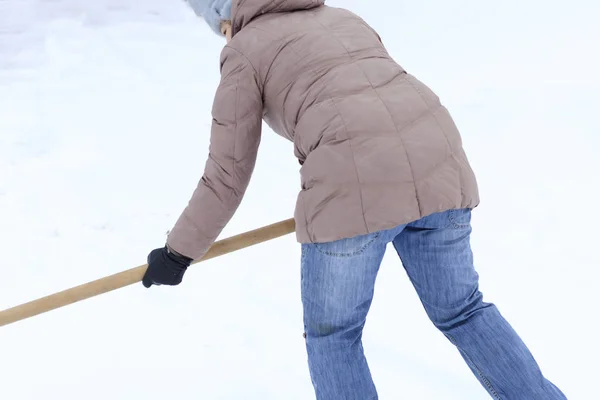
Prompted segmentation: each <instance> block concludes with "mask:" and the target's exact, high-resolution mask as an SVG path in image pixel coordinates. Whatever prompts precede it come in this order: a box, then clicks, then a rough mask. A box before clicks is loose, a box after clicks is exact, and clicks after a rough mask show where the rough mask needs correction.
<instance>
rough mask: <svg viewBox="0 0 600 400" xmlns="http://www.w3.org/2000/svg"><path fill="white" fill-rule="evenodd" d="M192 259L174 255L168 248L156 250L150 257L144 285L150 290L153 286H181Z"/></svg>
mask: <svg viewBox="0 0 600 400" xmlns="http://www.w3.org/2000/svg"><path fill="white" fill-rule="evenodd" d="M192 261H193V260H192V259H191V258H188V257H185V256H183V255H181V254H177V253H174V252H173V251H171V250H169V248H168V247H167V246H165V247H163V248H160V249H155V250H152V252H150V254H149V255H148V269H147V270H146V273H145V274H144V277H143V278H142V284H143V285H144V286H145V287H147V288H149V287H150V286H152V285H157V286H160V285H169V286H176V285H179V284H180V283H181V281H182V279H183V275H184V274H185V271H186V270H187V268H188V267H189V266H190V265H191V263H192Z"/></svg>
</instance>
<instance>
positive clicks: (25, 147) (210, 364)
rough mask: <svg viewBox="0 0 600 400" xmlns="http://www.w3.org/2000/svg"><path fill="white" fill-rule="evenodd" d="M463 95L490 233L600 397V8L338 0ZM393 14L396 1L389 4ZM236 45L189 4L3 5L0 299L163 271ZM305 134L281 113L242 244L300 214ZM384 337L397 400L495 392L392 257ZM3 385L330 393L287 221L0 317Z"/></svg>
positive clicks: (520, 302) (9, 301) (552, 338)
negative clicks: (321, 378)
mask: <svg viewBox="0 0 600 400" xmlns="http://www.w3.org/2000/svg"><path fill="white" fill-rule="evenodd" d="M329 4H330V5H335V6H343V7H347V8H350V9H351V10H352V11H355V12H357V13H358V14H360V15H361V16H363V17H364V18H365V19H367V21H368V22H369V23H371V24H372V25H373V26H374V27H375V28H376V29H377V30H378V31H379V33H380V34H381V36H382V38H383V41H384V43H385V45H386V47H387V48H388V50H389V51H390V52H391V53H392V55H393V56H394V57H395V58H396V59H397V60H398V62H399V63H400V64H402V65H403V66H404V67H405V68H406V69H408V70H409V71H410V72H412V73H413V74H415V75H417V77H419V78H420V79H422V80H424V81H425V82H426V83H427V84H428V85H430V86H431V87H432V88H433V89H434V90H435V91H436V92H437V93H438V94H439V95H440V97H441V98H442V100H443V102H444V103H445V104H446V105H447V106H448V108H449V109H450V111H451V112H452V114H453V116H454V117H455V119H456V121H457V124H458V125H459V127H460V129H461V131H462V133H463V138H464V144H465V148H466V150H467V154H468V156H469V158H470V160H471V162H472V164H473V168H474V169H475V172H476V174H477V177H478V180H479V183H480V187H481V197H482V203H481V206H480V207H478V209H477V210H476V211H475V212H474V221H473V225H474V235H473V240H472V242H473V248H474V251H475V257H476V264H477V269H478V272H479V274H480V276H481V287H482V291H483V292H484V295H485V296H486V298H487V300H488V301H493V302H494V303H496V304H497V305H498V307H499V308H500V310H501V312H502V313H503V314H504V315H505V316H506V317H507V319H508V320H509V321H510V322H511V324H512V325H513V326H514V327H515V329H516V330H517V331H518V332H519V334H520V335H521V336H522V337H523V339H524V340H525V342H526V343H527V344H528V345H529V347H530V348H531V350H532V351H533V353H534V356H535V357H536V359H537V360H538V362H539V363H540V365H541V366H542V370H543V372H544V373H545V374H546V376H547V377H548V378H549V379H551V380H552V381H553V382H555V383H556V384H557V385H558V386H559V387H560V388H561V389H562V390H563V391H564V392H565V393H566V395H567V396H568V397H569V398H573V399H590V398H592V397H593V396H594V393H595V392H596V390H595V378H596V372H597V367H596V362H597V360H598V358H600V346H599V345H598V340H597V333H596V332H595V329H594V328H595V322H594V319H595V317H596V315H597V313H598V306H599V305H600V302H599V300H598V297H597V294H596V293H597V282H598V277H599V276H600V274H599V272H598V266H600V255H599V253H598V251H597V247H598V244H597V239H598V234H597V232H598V230H597V227H598V226H599V224H600V217H599V215H598V213H597V202H598V198H599V196H598V195H599V193H600V183H599V178H598V175H599V173H600V157H598V154H600V153H599V152H600V136H599V135H598V133H600V132H599V123H598V117H597V110H598V109H599V107H600V102H599V101H598V96H597V93H598V90H599V89H600V77H599V75H598V73H597V71H598V70H599V68H600V62H599V59H598V52H597V51H594V50H593V49H595V48H597V43H598V41H599V40H600V32H599V31H598V29H597V22H596V20H595V15H598V12H600V5H598V3H597V2H592V1H585V0H575V1H573V2H570V3H568V5H567V3H564V2H558V1H551V2H547V1H546V2H542V1H540V0H531V1H528V2H520V1H517V0H507V1H505V2H501V3H493V4H492V3H489V2H479V1H475V0H459V1H453V2H444V1H430V2H395V1H386V2H380V7H377V8H373V7H369V6H368V4H365V2H361V1H344V2H342V1H330V2H329ZM382 7H383V8H385V12H383V13H382ZM222 45H223V43H222V42H221V41H220V40H219V38H217V37H215V36H214V34H213V33H212V32H211V31H210V30H209V29H208V28H207V27H206V26H205V25H204V23H203V22H202V21H200V20H198V19H197V18H195V17H194V15H193V13H192V12H191V11H189V10H188V9H187V8H186V6H185V5H184V4H183V2H182V1H179V0H168V1H167V0H164V1H158V0H146V1H143V2H133V1H125V0H98V1H95V2H81V1H76V0H52V1H50V0H0V243H1V244H0V250H1V252H0V266H1V269H0V271H1V275H0V309H5V308H8V307H12V306H14V305H17V304H20V303H23V302H26V301H29V300H32V299H35V298H38V297H41V296H44V295H47V294H50V293H53V292H56V291H59V290H63V289H66V288H69V287H72V286H75V285H78V284H80V283H83V282H87V281H90V280H93V279H97V278H100V277H103V276H105V275H108V274H112V273H115V272H119V271H121V270H124V269H128V268H132V267H135V266H137V265H140V264H144V263H145V258H146V255H147V254H148V252H149V251H150V250H152V249H154V248H156V247H160V246H162V244H163V243H164V240H165V237H166V232H167V231H168V230H169V229H170V228H171V227H172V224H173V223H174V222H175V220H176V218H177V217H178V216H179V213H180V212H181V210H182V209H183V207H184V205H185V204H186V203H187V201H188V199H189V196H190V195H191V192H192V190H193V189H194V187H195V185H196V183H197V181H198V179H199V178H200V176H201V174H202V170H203V167H204V162H205V159H206V155H207V151H208V140H209V128H210V121H211V119H210V109H211V106H212V96H213V93H214V90H215V88H216V86H217V84H218V79H219V71H218V56H219V52H220V48H221V47H222ZM292 151H293V148H292V145H291V144H289V143H287V142H285V141H284V140H283V139H281V138H278V137H276V136H275V135H274V134H273V133H272V132H270V131H269V130H268V129H267V128H266V127H265V130H264V135H263V143H262V146H261V149H260V155H259V160H258V165H257V168H256V173H255V175H254V178H253V180H252V182H251V184H250V188H249V190H248V193H247V195H246V197H245V199H244V202H243V204H242V206H241V207H240V209H239V211H238V213H237V214H236V215H235V217H234V219H233V220H232V222H231V223H230V224H229V225H228V226H227V228H226V229H225V231H224V232H223V235H222V237H227V236H231V235H233V234H237V233H241V232H245V231H248V230H251V229H255V228H257V227H260V226H263V225H267V224H270V223H273V222H277V221H280V220H283V219H287V218H290V217H291V216H292V212H293V207H294V202H295V196H296V194H297V191H298V189H299V182H298V164H297V161H296V160H295V159H294V157H293V152H292ZM365 348H366V351H367V354H368V358H369V362H370V365H371V368H372V372H373V375H374V377H375V380H376V384H377V386H378V388H379V391H380V398H382V399H384V400H385V399H400V398H410V399H438V398H445V399H461V400H462V399H474V400H477V399H487V398H488V396H487V394H486V393H485V392H484V390H483V389H482V388H481V387H480V385H479V383H478V382H477V381H476V380H475V378H474V377H473V376H472V375H471V372H470V371H469V370H468V368H467V367H466V365H465V364H464V362H463V361H462V359H461V358H460V356H459V354H458V352H456V350H455V349H454V348H453V347H452V346H451V345H450V344H449V343H448V342H447V341H446V339H445V338H444V337H443V335H441V334H440V333H439V332H438V331H437V330H435V328H434V327H433V326H432V325H431V323H430V322H429V320H428V319H427V317H426V315H425V313H424V311H423V309H422V307H421V305H420V303H419V300H418V298H417V296H416V294H415V293H414V289H413V288H412V287H411V286H410V283H409V282H408V279H407V278H406V276H405V274H404V272H403V270H402V268H401V264H400V263H399V261H398V260H397V257H396V256H395V254H394V252H393V251H390V252H389V253H388V254H387V256H386V258H385V260H384V265H383V266H382V270H381V273H380V276H379V279H378V282H377V288H376V296H375V301H374V304H373V308H372V311H371V313H370V316H369V320H368V324H367V328H366V330H365ZM0 377H1V378H0V382H1V386H2V393H1V396H2V398H3V399H9V400H30V399H31V400H32V399H36V400H37V399H66V400H69V399H80V398H82V397H85V398H86V399H89V400H94V399H105V398H107V397H110V398H112V399H132V398H140V399H141V398H144V399H148V400H152V399H162V398H165V397H167V396H168V397H169V398H174V399H175V398H176V399H179V400H185V399H198V398H202V399H261V400H266V399H290V400H292V399H309V398H314V395H313V392H312V386H311V384H310V378H309V375H308V369H307V367H306V355H305V351H304V341H303V338H302V314H301V304H300V291H299V246H298V245H297V244H296V242H295V239H294V236H293V235H289V236H286V237H284V238H281V239H277V240H274V241H272V242H268V243H265V244H262V245H258V246H256V247H253V248H250V249H247V250H243V251H240V252H237V253H234V254H230V255H227V256H224V257H222V258H217V259H214V260H211V261H208V262H205V263H202V264H198V265H196V266H194V267H193V268H192V269H190V271H189V272H188V274H187V275H186V277H185V279H184V283H183V284H182V285H181V286H179V287H177V288H152V289H151V290H146V289H145V288H143V287H142V285H141V284H139V285H134V286H131V287H128V288H125V289H121V290H119V291H116V292H112V293H110V294H106V295H102V296H99V297H96V298H93V299H89V300H86V301H83V302H80V303H77V304H75V305H71V306H68V307H65V308H62V309H59V310H55V311H52V312H50V313H46V314H43V315H40V316H37V317H35V318H31V319H28V320H26V321H22V322H19V323H16V324H13V325H9V326H6V327H3V328H1V329H0Z"/></svg>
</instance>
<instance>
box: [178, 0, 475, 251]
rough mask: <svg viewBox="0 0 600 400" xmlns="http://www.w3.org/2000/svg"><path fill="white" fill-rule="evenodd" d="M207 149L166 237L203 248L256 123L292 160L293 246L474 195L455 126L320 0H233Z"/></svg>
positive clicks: (242, 178) (373, 41) (253, 144)
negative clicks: (296, 187) (290, 149)
mask: <svg viewBox="0 0 600 400" xmlns="http://www.w3.org/2000/svg"><path fill="white" fill-rule="evenodd" d="M232 24H233V32H232V33H233V39H232V41H231V42H230V43H229V44H228V45H227V46H226V47H225V48H224V50H223V52H222V56H221V74H222V80H221V83H220V86H219V88H218V90H217V93H216V96H215V100H214V107H213V118H214V120H213V127H212V133H211V145H210V156H209V159H208V161H207V164H206V169H205V173H204V176H203V177H202V179H201V181H200V183H199V185H198V188H197V190H196V191H195V193H194V195H193V197H192V199H191V200H190V203H189V205H188V206H187V208H186V209H185V210H184V212H183V214H182V215H181V217H180V218H179V220H178V221H177V223H176V224H175V227H174V228H173V230H172V231H171V233H170V234H169V238H168V242H167V243H168V244H169V246H170V247H171V248H173V249H174V250H175V251H177V252H179V253H182V254H184V255H186V256H189V257H191V258H194V259H198V258H200V257H201V256H203V255H204V254H205V252H206V251H207V250H208V248H209V247H210V246H211V245H212V243H213V242H214V241H215V240H216V238H217V236H218V235H219V234H220V233H221V231H222V229H223V228H224V227H225V225H226V224H227V223H228V222H229V220H230V219H231V217H232V216H233V214H234V212H235V211H236V209H237V208H238V206H239V204H240V202H241V200H242V197H243V196H244V192H245V190H246V188H247V186H248V184H249V181H250V178H251V175H252V172H253V169H254V164H255V160H256V154H257V149H258V147H259V142H260V136H261V124H262V120H263V118H264V120H265V121H266V122H267V123H268V124H269V126H270V127H271V128H272V129H273V130H274V131H275V132H276V133H278V134H279V135H282V136H283V137H285V138H287V139H289V140H290V141H293V143H294V146H295V155H296V156H297V158H298V160H299V162H300V163H301V164H302V167H301V185H302V186H301V188H302V190H301V192H300V193H299V196H298V201H297V205H296V212H295V220H296V230H297V238H298V241H299V242H302V243H308V242H328V241H333V240H337V239H342V238H348V237H352V236H356V235H361V234H366V233H370V232H375V231H378V230H382V229H388V228H392V227H395V226H398V225H401V224H404V223H408V222H410V221H414V220H417V219H419V218H421V217H424V216H426V215H429V214H432V213H435V212H440V211H445V210H448V209H455V208H474V207H476V206H477V205H478V203H479V194H478V188H477V182H476V179H475V176H474V174H473V171H472V170H471V167H470V166H469V162H468V160H467V157H466V155H465V153H464V151H463V147H462V142H461V137H460V134H459V132H458V130H457V128H456V126H455V124H454V122H453V120H452V118H451V117H450V115H449V113H448V111H447V110H446V108H445V107H443V106H442V105H441V104H440V100H439V99H438V97H437V96H436V95H435V94H434V93H433V92H432V91H431V90H430V89H429V88H428V87H427V86H426V85H424V84H423V83H422V82H420V81H419V80H417V79H416V78H415V77H414V76H412V75H410V74H408V73H407V72H406V71H404V69H403V68H402V67H400V66H399V65H398V64H397V63H396V62H395V61H394V60H393V59H392V58H391V57H390V55H389V54H388V53H387V51H386V49H385V48H384V46H383V44H382V43H381V40H380V38H379V36H378V35H377V33H376V32H375V31H374V30H373V29H372V28H370V27H369V26H368V25H367V24H366V23H365V22H364V21H363V20H362V19H360V18H359V17H358V16H356V15H355V14H353V13H351V12H349V11H347V10H344V9H337V8H331V7H327V6H324V1H322V0H234V1H233V10H232Z"/></svg>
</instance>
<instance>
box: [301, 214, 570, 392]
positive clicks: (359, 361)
mask: <svg viewBox="0 0 600 400" xmlns="http://www.w3.org/2000/svg"><path fill="white" fill-rule="evenodd" d="M470 235H471V211H470V210H468V209H463V210H451V211H447V212H442V213H438V214H433V215H430V216H427V217H425V218H422V219H420V220H418V221H415V222H412V223H409V224H407V225H402V226H399V227H397V228H394V229H390V230H386V231H380V232H375V233H371V234H368V235H364V236H358V237H354V238H350V239H342V240H338V241H335V242H330V243H312V244H303V245H302V303H303V308H304V329H305V338H306V349H307V352H308V364H309V369H310V375H311V379H312V383H313V386H314V389H315V393H316V397H317V399H318V400H373V399H377V398H378V397H377V391H376V389H375V385H374V383H373V380H372V378H371V373H370V371H369V367H368V365H367V360H366V358H365V356H364V352H363V347H362V341H361V338H362V331H363V327H364V325H365V320H366V317H367V313H368V311H369V307H370V306H371V301H372V299H373V289H374V285H375V278H376V276H377V272H378V270H379V266H380V264H381V261H382V259H383V256H384V253H385V250H386V247H387V245H388V243H390V242H392V243H393V244H394V247H395V249H396V251H397V253H398V255H399V256H400V259H401V260H402V264H403V265H404V268H405V269H406V272H407V273H408V276H409V277H410V280H411V282H412V284H413V285H414V287H415V289H416V290H417V293H418V295H419V297H420V299H421V302H422V304H423V306H424V308H425V311H426V312H427V315H428V316H429V318H430V319H431V321H432V322H433V324H434V325H435V326H436V327H437V328H438V329H439V330H440V331H441V332H442V333H443V334H444V335H445V336H446V337H447V338H448V340H449V341H450V342H451V343H452V344H454V345H455V346H456V347H457V348H458V351H459V352H460V354H461V355H462V357H463V358H464V360H465V361H466V363H467V364H468V366H469V367H470V368H471V370H472V371H473V373H474V374H475V377H476V378H477V379H478V380H479V381H480V382H481V384H482V385H483V387H484V388H485V389H486V390H487V391H488V393H489V394H490V395H491V396H492V398H494V399H502V400H555V399H566V397H565V395H564V394H563V393H562V392H561V391H560V390H559V389H558V388H557V387H556V386H554V385H553V384H552V383H551V382H550V381H548V380H547V379H546V378H545V377H544V376H543V375H542V372H541V371H540V368H539V366H538V364H537V363H536V361H535V360H534V358H533V356H532V354H531V353H530V351H529V350H528V349H527V347H526V346H525V344H524V343H523V341H522V340H521V339H520V338H519V336H518V335H517V333H516V332H515V331H514V330H513V328H512V327H511V326H510V324H509V323H508V322H507V321H506V320H505V319H504V318H503V317H502V315H501V314H500V312H499V311H498V309H497V308H496V306H495V305H493V304H491V303H485V302H484V301H483V298H482V294H481V292H480V291H479V284H478V280H479V276H478V274H477V272H476V271H475V268H474V266H473V254H472V252H471V246H470Z"/></svg>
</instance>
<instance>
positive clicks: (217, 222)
mask: <svg viewBox="0 0 600 400" xmlns="http://www.w3.org/2000/svg"><path fill="white" fill-rule="evenodd" d="M212 115H213V123H212V131H211V139H210V151H209V157H208V160H207V162H206V167H205V170H204V175H203V176H202V179H201V180H200V182H199V184H198V187H197V189H196V190H195V192H194V194H193V196H192V198H191V200H190V201H189V204H188V205H187V207H186V208H185V210H184V211H183V213H182V214H181V216H180V217H179V219H178V220H177V222H176V224H175V226H174V227H173V229H172V230H171V232H170V233H169V236H168V239H167V245H168V247H169V248H170V249H172V250H174V251H175V252H177V253H179V254H182V255H184V256H186V257H189V258H192V259H194V260H197V259H199V258H201V257H202V256H204V254H205V253H206V252H207V251H208V249H209V248H210V246H211V245H212V244H213V243H214V242H215V240H216V239H217V237H218V236H219V234H220V233H221V231H222V230H223V228H224V227H225V226H226V225H227V223H228V222H229V221H230V220H231V218H232V217H233V214H234V213H235V211H236V210H237V208H238V206H239V205H240V203H241V201H242V198H243V196H244V193H245V191H246V188H247V187H248V184H249V182H250V178H251V176H252V172H253V171H254V166H255V163H256V155H257V152H258V146H259V143H260V136H261V128H262V115H263V103H262V90H261V87H260V83H259V80H258V76H257V74H256V71H255V70H254V68H253V67H252V65H251V64H250V62H249V61H248V60H247V58H246V57H245V56H244V55H243V54H241V53H240V52H238V51H237V50H235V49H233V48H230V47H226V48H225V49H224V50H223V53H222V55H221V83H220V85H219V87H218V89H217V93H216V95H215V100H214V104H213V110H212Z"/></svg>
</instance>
